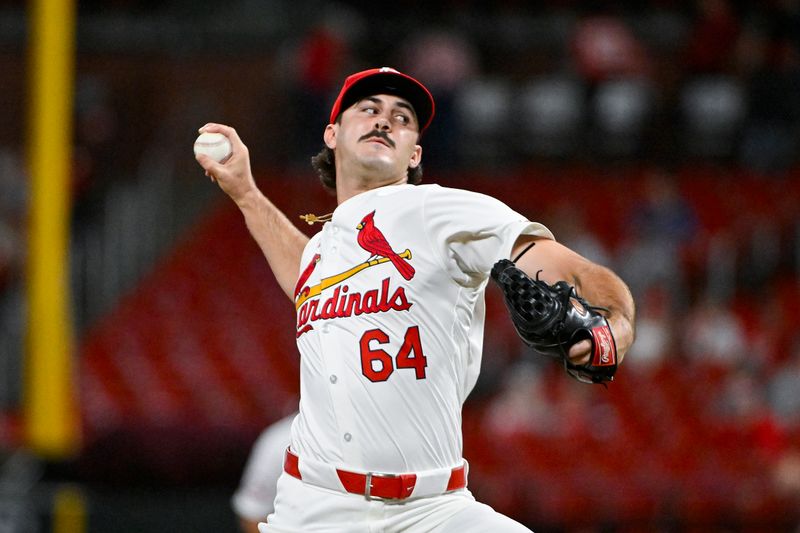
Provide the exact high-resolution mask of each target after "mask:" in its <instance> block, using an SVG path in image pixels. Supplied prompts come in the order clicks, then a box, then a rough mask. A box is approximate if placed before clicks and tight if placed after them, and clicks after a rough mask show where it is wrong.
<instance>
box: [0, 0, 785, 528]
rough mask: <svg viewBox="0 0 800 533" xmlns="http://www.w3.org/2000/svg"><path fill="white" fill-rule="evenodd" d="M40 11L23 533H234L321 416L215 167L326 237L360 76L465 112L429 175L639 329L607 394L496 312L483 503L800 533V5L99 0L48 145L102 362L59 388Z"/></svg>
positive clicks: (614, 522) (18, 450) (20, 242)
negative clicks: (274, 466)
mask: <svg viewBox="0 0 800 533" xmlns="http://www.w3.org/2000/svg"><path fill="white" fill-rule="evenodd" d="M53 1H55V0H53ZM35 4H37V3H36V2H29V3H25V2H21V1H8V0H3V1H0V28H2V31H0V66H2V73H3V74H2V76H0V88H1V90H0V107H1V108H2V110H3V112H2V116H3V120H2V121H0V460H1V462H0V531H1V532H25V533H28V532H38V531H61V532H64V533H81V532H83V531H91V532H105V531H114V532H116V533H120V532H137V533H147V532H162V531H164V532H172V531H192V532H205V531H208V532H211V531H213V532H234V531H236V521H235V519H234V517H233V514H232V512H231V510H230V506H229V498H230V495H231V493H232V491H233V489H234V487H235V485H236V482H237V480H238V476H239V474H240V472H241V468H242V466H243V464H244V461H245V459H246V457H247V453H248V452H249V448H250V445H251V444H252V442H253V440H254V439H255V437H256V436H257V434H258V433H259V431H260V430H261V429H262V428H263V427H265V426H266V425H267V424H269V423H271V422H272V421H275V420H277V419H278V418H280V417H281V416H283V415H285V414H288V413H289V412H291V411H292V410H293V409H294V408H295V406H296V403H297V392H298V383H297V369H298V362H297V352H296V350H295V347H294V339H293V335H292V331H293V329H292V324H293V312H292V309H291V307H290V306H287V305H286V303H285V302H284V299H283V297H282V296H281V295H280V293H279V289H278V287H277V284H276V283H275V281H274V279H273V277H272V275H271V273H270V271H269V269H268V267H267V265H266V263H265V261H263V260H262V258H261V256H260V254H259V252H258V249H257V248H256V246H255V244H253V243H252V242H251V241H250V239H249V236H248V235H247V232H246V229H245V227H244V224H243V223H242V221H241V218H240V216H239V215H238V213H237V212H236V210H235V208H234V207H233V206H232V205H230V202H228V201H226V198H224V197H223V196H224V195H223V194H222V193H221V192H219V191H218V190H217V189H216V187H215V186H214V185H213V184H211V183H209V181H208V180H207V179H206V178H205V177H204V176H203V174H202V172H201V171H200V170H199V167H198V166H197V165H196V163H195V162H194V159H193V156H192V151H191V144H192V141H193V140H194V138H195V136H196V131H197V128H198V127H200V126H201V125H203V124H204V123H205V122H207V121H217V122H223V123H227V124H231V125H233V126H235V127H236V128H237V130H238V132H239V134H240V135H241V136H242V138H243V139H244V141H245V143H246V144H247V145H248V146H249V148H250V150H251V155H252V161H253V166H254V169H255V172H256V175H257V177H258V180H259V182H260V185H261V186H262V188H263V189H264V190H265V192H266V193H267V194H268V195H270V196H271V197H272V199H273V200H274V201H275V203H276V204H278V205H279V206H281V207H282V208H284V210H285V211H286V212H287V214H289V215H290V216H295V215H298V214H301V213H308V212H328V211H327V210H329V208H330V207H331V206H332V205H333V203H334V200H333V198H332V197H330V196H328V195H327V194H326V193H324V192H323V191H322V188H321V186H320V185H319V183H318V180H317V179H316V178H315V176H313V174H312V172H311V171H310V167H309V164H308V161H309V158H310V156H311V155H313V154H314V153H316V151H317V150H318V149H319V147H320V146H321V141H320V139H321V133H322V130H323V128H324V126H325V124H326V120H325V117H326V115H327V111H328V109H329V106H330V103H331V101H332V98H333V95H334V94H335V91H337V90H338V88H339V84H340V83H341V80H342V79H343V76H344V75H346V74H347V73H350V72H352V71H355V70H360V69H362V68H367V67H371V66H381V65H391V66H396V67H397V68H399V69H401V70H403V71H406V72H408V73H410V74H413V75H415V76H418V77H420V78H421V79H423V80H424V81H425V82H426V83H427V84H428V85H429V86H430V87H431V88H432V90H433V92H434V95H435V97H436V99H437V115H438V116H437V119H436V120H435V121H434V124H433V126H432V128H431V130H429V131H430V133H429V134H426V137H425V139H424V142H423V146H424V148H425V159H424V162H425V174H426V181H436V182H439V183H442V184H446V185H451V186H457V187H464V188H472V189H475V190H479V191H482V192H487V193H490V194H492V195H495V196H497V197H499V198H501V199H503V200H505V201H506V202H507V203H509V204H510V205H511V206H512V207H514V208H516V209H517V210H519V211H521V212H522V213H524V214H526V215H528V216H529V217H530V218H532V219H534V220H539V221H542V222H544V223H545V224H547V225H548V226H550V227H551V228H552V229H553V230H554V232H555V234H556V235H557V236H558V237H559V238H560V240H562V241H563V242H565V243H566V244H568V245H570V246H572V247H574V248H575V249H577V250H579V251H581V252H582V253H584V254H585V255H586V256H588V257H590V258H592V259H594V260H596V261H599V262H601V263H604V264H607V265H610V266H612V267H613V268H614V269H616V270H617V271H618V272H619V273H620V274H621V275H622V277H623V278H624V279H625V280H626V281H627V282H628V283H629V284H630V286H631V288H632V290H633V291H634V293H635V297H636V299H637V303H638V313H639V316H638V340H637V343H636V344H635V346H634V348H633V350H632V352H631V353H630V354H629V358H628V360H627V361H626V364H625V365H624V367H623V369H622V370H621V372H620V374H619V376H618V380H617V381H616V382H615V383H613V384H612V385H611V386H610V387H609V388H608V390H605V389H603V388H600V387H587V386H581V385H579V384H574V383H572V382H571V381H569V380H568V379H567V378H566V377H565V376H564V375H563V372H561V371H560V370H559V369H557V368H555V367H554V366H552V365H548V364H545V363H544V362H542V361H540V360H539V359H537V358H535V357H531V355H530V354H528V353H526V352H525V350H523V349H522V346H521V344H520V342H518V340H517V338H516V335H515V334H514V332H513V329H512V328H511V326H510V324H509V323H508V321H507V320H506V316H505V312H504V311H503V309H502V303H501V301H500V300H499V299H498V297H497V294H496V293H495V292H494V291H491V290H490V291H489V293H488V296H487V298H488V305H489V307H490V311H489V313H490V321H489V324H488V325H487V336H486V337H487V338H486V348H485V356H484V369H483V373H482V377H481V379H480V381H479V383H478V386H477V388H476V390H475V391H474V393H473V394H472V396H471V397H470V399H469V400H468V402H467V405H466V406H465V410H464V430H465V455H466V457H467V458H468V459H469V460H470V462H471V465H472V468H471V488H472V490H473V492H474V493H475V494H476V496H477V497H478V498H479V499H481V500H483V501H485V502H487V503H489V504H491V505H493V506H494V507H495V508H497V509H498V510H499V511H502V512H504V513H507V514H509V515H511V516H513V517H515V518H517V519H518V520H520V521H522V522H523V523H525V524H527V525H529V526H530V527H531V528H533V529H535V530H536V531H538V532H550V531H552V532H601V531H602V532H606V531H609V532H623V531H624V532H634V531H636V532H638V531H663V532H682V531H692V532H700V531H704V532H705V531H724V532H762V531H788V532H797V531H800V526H798V524H800V512H799V511H798V509H800V334H798V331H800V327H798V326H800V277H799V276H800V208H798V206H800V202H799V201H798V200H800V165H799V163H800V159H799V158H798V148H800V142H799V141H800V2H798V1H796V0H769V1H764V2H734V1H727V0H698V1H685V2H682V1H673V0H650V1H645V2H624V1H609V2H590V1H578V0H573V1H569V0H568V1H564V2H555V1H546V0H540V1H532V2H524V1H515V0H507V1H498V2H477V1H469V0H450V1H443V2H426V3H419V4H414V5H413V6H412V5H411V4H409V5H405V4H392V5H388V4H385V3H381V2H373V3H366V2H325V1H314V0H293V1H286V0H272V1H266V0H265V1H261V0H237V1H230V2H214V3H212V2H205V1H198V0H194V1H188V0H163V1H160V0H141V1H137V0H113V1H101V0H87V1H81V2H78V4H77V6H76V7H75V9H76V26H75V39H74V46H75V50H74V55H71V56H70V57H73V58H74V71H72V72H73V78H72V79H73V82H74V83H73V86H74V91H67V92H68V93H69V94H67V95H66V97H67V101H68V102H70V103H71V104H72V108H71V109H69V111H68V112H69V116H71V117H72V120H71V125H69V123H70V121H69V120H67V121H65V122H64V123H63V124H51V125H50V126H51V127H52V128H53V129H54V130H55V131H62V132H63V133H65V134H66V135H67V136H68V137H67V138H68V139H70V142H69V144H70V148H71V151H70V152H69V153H68V156H69V167H68V173H67V176H68V183H67V187H66V188H65V189H64V190H65V191H66V192H65V194H66V195H68V198H66V199H67V201H68V203H69V212H68V215H67V216H66V217H65V218H66V220H65V221H64V223H65V224H67V226H66V227H65V228H66V231H67V235H68V248H67V256H66V260H65V263H64V265H56V266H58V267H59V268H60V269H61V271H63V272H66V273H67V274H66V276H65V277H66V278H67V283H66V284H65V285H66V287H65V294H66V295H67V296H68V298H69V300H68V305H66V316H67V319H66V323H67V324H68V326H69V327H68V328H67V334H66V337H67V338H68V339H69V338H72V339H74V342H71V343H70V342H68V341H67V342H64V343H61V344H62V345H60V346H55V347H53V346H52V344H53V342H56V344H57V341H52V339H49V340H48V339H44V340H43V341H42V339H39V340H40V341H41V342H44V344H45V349H44V353H45V355H44V357H45V360H44V361H43V362H44V364H45V371H44V374H45V381H44V382H39V381H35V380H32V378H31V376H32V375H34V376H38V377H36V378H35V379H41V376H39V375H37V374H36V373H35V372H31V371H30V369H31V367H32V365H31V359H32V358H33V359H35V358H37V357H41V356H39V355H36V354H35V353H32V352H34V351H35V350H34V349H32V348H31V346H33V345H35V344H36V343H35V342H31V338H32V337H33V338H34V339H37V338H39V337H40V336H41V331H42V329H41V328H42V325H43V324H46V323H47V321H48V320H50V319H49V318H48V317H45V316H39V315H38V314H37V313H38V312H39V311H40V310H41V307H39V306H36V305H34V304H32V302H31V294H33V293H34V292H35V291H34V290H32V288H31V286H30V284H31V283H30V282H31V280H32V279H33V278H32V276H31V272H32V270H33V269H32V267H31V260H33V254H32V251H31V249H30V247H29V242H30V241H29V237H30V235H31V231H30V227H31V223H30V221H31V220H32V219H33V217H32V216H31V212H32V211H33V210H34V207H33V206H37V205H38V204H37V202H39V201H41V199H40V198H37V195H36V194H33V193H34V191H36V188H35V187H33V186H32V183H33V182H34V178H35V176H32V175H31V171H30V168H31V165H29V163H28V157H29V156H30V154H31V153H33V152H35V151H36V150H37V149H44V151H45V152H46V151H48V150H50V149H51V147H48V146H44V147H41V146H39V147H37V146H31V145H32V144H34V141H33V139H36V137H35V136H34V135H33V134H31V130H32V129H33V127H32V124H31V122H32V121H31V119H30V118H29V117H30V115H31V113H30V109H31V108H32V107H33V106H35V102H34V96H33V95H34V93H35V91H34V87H33V84H34V81H33V80H34V79H35V78H36V76H35V74H36V73H35V72H32V69H33V67H32V65H37V63H35V62H34V59H33V53H32V52H31V50H32V49H33V48H34V45H35V38H34V37H35V33H34V32H33V31H32V26H33V16H32V10H33V6H34V5H35ZM39 4H47V2H46V1H42V2H39ZM67 5H69V3H67ZM51 22H52V21H51ZM62 22H63V21H62ZM53 24H58V21H56V22H53ZM56 27H57V26H56ZM67 27H68V21H67ZM51 31H52V30H51ZM58 31H63V28H62V29H61V30H58ZM69 42H71V40H69ZM42 57H45V58H48V57H50V56H48V52H47V51H46V52H45V53H44V55H43V56H42ZM45 61H47V59H45ZM52 89H54V88H53V87H44V89H43V91H44V92H45V93H46V92H47V90H52ZM73 93H74V94H73ZM40 179H44V180H45V181H44V183H47V181H46V180H47V179H50V177H49V176H44V178H40ZM53 183H54V184H55V182H53ZM309 231H312V230H309ZM50 244H51V245H52V246H54V247H57V245H58V242H57V241H56V242H54V243H50ZM47 246H48V243H47V242H45V248H46V247H47ZM56 256H57V255H56ZM37 257H38V256H37ZM45 257H47V255H45ZM51 267H52V265H51ZM56 286H57V285H56ZM53 298H54V302H55V303H57V302H58V295H57V294H54V295H53ZM26 339H28V342H27V343H26ZM48 342H50V344H48ZM40 346H41V344H40ZM48 346H49V349H50V350H51V351H54V353H55V354H56V355H55V357H56V358H57V357H58V353H59V351H60V352H63V353H65V354H66V355H67V356H68V359H67V362H66V363H64V361H63V360H56V362H55V363H54V366H51V367H48V366H47V363H48V360H47V357H49V356H48V355H47V354H48V353H50V352H49V351H48ZM70 361H71V363H70ZM41 362H42V361H40V363H41ZM70 364H71V365H72V366H71V367H70ZM48 368H60V369H61V370H64V369H66V372H67V374H68V375H71V376H73V377H74V379H73V382H74V392H75V398H76V403H77V415H75V416H71V415H70V409H69V405H68V402H67V405H66V406H64V405H63V404H64V402H62V400H63V398H59V397H58V396H57V395H55V396H53V398H51V401H49V400H48V398H49V397H48V396H47V392H46V391H45V393H44V395H43V396H42V397H43V398H44V399H45V403H46V404H47V405H48V406H49V408H51V413H50V415H48V416H50V417H51V418H50V419H48V418H47V416H45V418H44V419H43V420H39V421H38V422H37V423H38V424H44V427H45V430H47V428H49V427H56V426H58V425H59V423H61V422H63V421H64V420H66V421H67V422H69V427H67V429H66V430H65V432H64V433H63V434H61V435H60V436H57V437H56V439H57V441H58V442H57V443H60V445H57V446H56V447H55V449H49V450H47V449H46V450H44V451H43V450H42V449H41V447H40V446H38V445H37V441H36V434H35V431H34V432H33V433H32V431H31V420H30V419H29V417H28V416H27V415H26V413H30V408H29V406H28V405H27V403H28V402H29V401H31V400H30V397H31V395H30V394H29V392H28V391H27V388H28V387H33V388H36V387H39V388H40V389H41V388H42V387H43V385H42V383H44V384H45V385H44V387H45V389H46V388H47V385H46V383H47V381H46V375H47V373H48V371H47V369H48ZM26 369H27V370H26ZM25 384H27V385H25ZM54 394H55V393H54ZM62 407H64V408H62ZM52 417H55V418H52ZM70 428H71V429H70Z"/></svg>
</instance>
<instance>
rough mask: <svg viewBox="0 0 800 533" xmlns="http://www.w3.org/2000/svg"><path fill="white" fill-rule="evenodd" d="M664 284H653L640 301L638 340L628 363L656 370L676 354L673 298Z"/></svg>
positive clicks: (637, 327) (636, 367)
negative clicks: (660, 364) (661, 363)
mask: <svg viewBox="0 0 800 533" xmlns="http://www.w3.org/2000/svg"><path fill="white" fill-rule="evenodd" d="M671 296H672V295H671V293H670V291H669V289H667V287H666V286H664V285H663V284H656V285H651V286H650V287H648V288H647V290H646V291H645V293H644V295H643V297H642V298H641V300H640V301H639V302H637V308H638V313H637V317H636V342H635V343H634V344H633V346H632V347H631V351H630V352H629V354H628V356H627V357H626V358H625V367H626V368H631V367H632V368H633V369H635V370H643V371H647V370H652V369H654V368H656V367H657V366H658V364H659V363H660V362H661V361H663V360H664V359H666V358H671V357H674V356H675V355H676V351H677V348H678V346H676V343H675V337H674V335H675V333H674V322H675V319H676V317H675V315H674V314H673V309H672V307H673V302H672V298H671Z"/></svg>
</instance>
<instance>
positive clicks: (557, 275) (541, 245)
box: [512, 237, 636, 361]
mask: <svg viewBox="0 0 800 533" xmlns="http://www.w3.org/2000/svg"><path fill="white" fill-rule="evenodd" d="M533 241H535V243H536V244H535V245H534V246H533V247H532V248H529V249H528V251H527V252H525V253H524V254H523V255H522V257H520V258H519V260H518V261H517V266H518V267H519V268H520V269H522V270H523V271H524V272H525V273H526V274H528V275H529V276H531V277H536V276H538V277H539V278H540V279H542V280H544V281H546V282H547V283H551V284H552V283H555V282H557V281H561V280H563V281H566V282H568V283H569V284H570V285H574V286H575V288H576V290H577V292H578V295H580V296H581V297H583V298H584V299H585V300H586V301H588V302H589V303H590V304H592V305H597V306H602V307H605V308H607V309H608V310H609V312H608V313H607V318H608V322H609V324H610V325H611V330H612V332H613V334H614V340H615V341H616V344H617V351H618V353H619V358H620V361H622V359H623V358H624V356H625V353H626V352H627V351H628V349H629V348H630V346H631V344H633V339H634V321H635V315H636V312H635V305H634V302H633V297H632V295H631V292H630V290H629V289H628V286H627V285H626V284H625V283H624V282H623V281H622V280H621V279H620V278H619V276H617V275H616V274H614V272H612V271H611V270H609V269H608V268H606V267H604V266H601V265H598V264H596V263H592V262H591V261H589V260H587V259H586V258H584V257H582V256H581V255H579V254H577V253H575V252H574V251H572V250H570V249H569V248H566V247H565V246H562V245H561V244H559V243H557V242H555V241H552V240H549V239H531V238H525V237H523V238H521V239H520V240H519V241H518V243H517V245H516V246H515V247H514V255H513V256H512V257H515V256H516V255H517V254H519V253H521V252H522V251H523V250H525V248H526V247H527V246H528V245H529V244H530V243H531V242H533Z"/></svg>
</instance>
